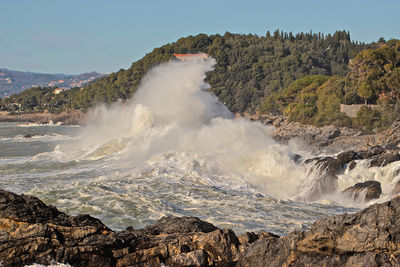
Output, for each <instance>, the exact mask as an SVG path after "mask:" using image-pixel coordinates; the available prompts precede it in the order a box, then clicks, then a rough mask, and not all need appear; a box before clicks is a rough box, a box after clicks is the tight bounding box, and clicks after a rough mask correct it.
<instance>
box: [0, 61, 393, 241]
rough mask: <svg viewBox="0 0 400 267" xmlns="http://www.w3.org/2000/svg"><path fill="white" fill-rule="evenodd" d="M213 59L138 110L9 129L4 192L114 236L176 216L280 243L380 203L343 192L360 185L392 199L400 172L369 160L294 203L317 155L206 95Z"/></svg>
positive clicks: (122, 108) (168, 68)
mask: <svg viewBox="0 0 400 267" xmlns="http://www.w3.org/2000/svg"><path fill="white" fill-rule="evenodd" d="M214 63H215V62H214V61H213V60H212V59H209V60H198V61H189V62H176V61H174V62H169V63H166V64H164V65H161V66H158V67H156V68H154V69H152V70H151V71H150V72H149V73H148V74H147V76H146V77H145V78H144V80H143V82H142V84H141V86H140V88H139V89H138V91H137V92H136V94H135V96H134V98H133V99H132V100H131V101H130V102H128V103H117V104H115V105H114V106H111V107H104V106H103V107H97V108H96V109H95V110H93V111H92V112H91V113H90V116H89V119H88V122H89V123H88V125H86V126H62V125H36V124H18V123H0V188H1V189H5V190H9V191H12V192H16V193H24V194H31V195H34V196H37V197H39V198H40V199H41V200H43V201H44V202H45V203H46V204H50V205H54V206H56V207H57V208H58V209H60V210H61V211H64V212H67V213H68V214H79V213H86V214H90V215H92V216H94V217H97V218H99V219H101V220H102V221H103V222H104V223H105V224H106V225H107V226H109V227H110V228H112V229H114V230H123V229H125V228H126V227H127V226H133V227H134V228H142V227H144V226H146V225H149V224H151V223H154V222H155V221H156V220H158V219H160V218H161V217H162V216H166V215H175V216H197V217H199V218H201V219H203V220H206V221H208V222H211V223H213V224H215V225H216V226H218V227H221V228H231V229H233V230H234V231H235V232H236V233H242V232H245V231H254V232H258V231H270V232H274V233H276V234H279V235H284V234H287V233H289V232H291V231H293V230H295V229H297V230H305V229H307V228H308V227H309V226H310V224H311V223H312V222H314V221H315V220H316V219H319V218H322V217H326V216H328V215H332V214H339V213H345V212H354V211H357V210H358V209H360V208H362V207H365V206H367V205H369V204H371V203H359V202H353V201H352V200H350V199H346V198H345V197H344V196H343V195H342V194H341V193H340V191H341V190H343V189H345V188H346V187H348V186H351V185H353V184H354V183H356V182H361V181H366V180H378V181H380V182H381V183H382V187H383V191H384V194H383V195H382V197H381V198H380V199H379V200H378V201H384V200H386V199H387V198H389V197H390V191H391V188H392V186H393V184H394V183H395V182H396V181H397V179H398V173H399V171H398V170H399V169H400V166H399V165H398V164H396V163H393V164H390V165H388V166H387V167H385V168H365V166H364V165H363V164H365V163H363V162H359V164H358V165H357V167H356V168H355V169H353V170H351V171H348V170H346V171H345V172H344V173H343V174H342V175H340V176H339V180H338V184H339V188H338V192H336V193H334V194H331V195H328V196H323V197H321V198H320V199H318V200H316V201H314V202H303V201H295V199H298V198H297V196H299V195H304V194H305V193H307V192H304V191H305V190H307V186H305V185H307V184H309V183H310V180H311V182H312V179H314V178H313V177H314V176H310V173H309V170H308V169H307V168H305V167H304V166H303V165H302V164H301V162H295V161H294V160H293V158H294V155H295V153H298V154H301V155H302V156H303V160H304V159H306V158H307V157H311V156H312V155H310V154H309V153H308V152H307V151H305V150H304V149H303V150H302V149H300V146H297V145H296V144H295V143H293V142H289V145H282V144H278V143H276V142H275V141H274V140H273V139H272V138H271V137H270V136H269V133H270V131H271V128H269V127H266V126H264V125H262V124H261V123H257V122H251V121H248V120H245V119H239V118H234V117H233V115H232V114H231V113H230V112H229V111H228V109H227V108H226V107H225V106H224V105H223V104H222V103H220V102H219V101H218V99H217V98H216V97H215V96H214V95H212V94H210V93H208V92H207V88H208V85H207V83H206V82H205V81H204V79H205V74H206V72H207V71H211V70H212V68H213V65H214ZM27 134H31V135H32V137H31V138H26V137H24V136H25V135H27ZM363 166H364V167H363Z"/></svg>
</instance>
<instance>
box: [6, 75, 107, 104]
mask: <svg viewBox="0 0 400 267" xmlns="http://www.w3.org/2000/svg"><path fill="white" fill-rule="evenodd" d="M102 76H105V74H101V73H97V72H89V73H83V74H78V75H65V74H43V73H34V72H22V71H14V70H8V69H4V68H0V97H3V96H6V95H7V96H10V95H11V94H17V93H20V92H22V91H24V90H25V89H28V88H32V87H38V86H41V87H49V86H57V87H60V88H73V87H81V86H83V85H85V84H87V83H90V82H93V81H94V80H96V79H98V78H100V77H102Z"/></svg>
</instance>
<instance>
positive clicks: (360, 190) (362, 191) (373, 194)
mask: <svg viewBox="0 0 400 267" xmlns="http://www.w3.org/2000/svg"><path fill="white" fill-rule="evenodd" d="M343 193H344V195H345V196H346V197H347V198H349V199H351V200H353V201H359V202H368V201H371V200H373V199H378V198H379V197H380V196H381V194H382V188H381V183H380V182H378V181H367V182H364V183H357V184H355V185H353V186H351V187H349V188H346V189H345V190H344V191H343Z"/></svg>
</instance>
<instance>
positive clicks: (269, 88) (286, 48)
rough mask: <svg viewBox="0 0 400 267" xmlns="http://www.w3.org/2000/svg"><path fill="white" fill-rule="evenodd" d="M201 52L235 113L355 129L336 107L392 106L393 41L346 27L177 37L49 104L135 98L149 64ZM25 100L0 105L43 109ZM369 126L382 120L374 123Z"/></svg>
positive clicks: (81, 105) (217, 90)
mask: <svg viewBox="0 0 400 267" xmlns="http://www.w3.org/2000/svg"><path fill="white" fill-rule="evenodd" d="M198 52H205V53H208V54H209V55H210V56H212V57H213V58H215V59H216V60H217V64H216V66H215V70H214V71H212V72H210V73H208V74H207V81H208V82H209V83H210V85H211V89H210V90H211V91H212V92H213V93H214V94H215V95H216V96H217V97H218V98H219V99H220V100H221V102H223V103H225V105H226V106H227V107H228V108H229V109H230V110H231V111H232V112H256V111H260V112H272V113H282V114H286V115H288V116H289V117H290V119H291V120H294V121H301V122H304V123H311V124H315V125H325V124H332V123H333V124H338V125H346V126H353V127H357V125H359V124H362V123H364V121H365V120H364V121H362V120H359V121H358V122H356V121H355V120H354V121H352V120H350V119H349V118H348V117H346V116H345V115H344V114H342V113H340V112H339V111H340V103H346V104H353V103H370V104H375V103H378V102H379V103H382V105H386V106H385V107H386V108H388V107H389V108H388V109H390V110H391V111H392V110H393V109H394V108H393V107H394V106H396V105H395V104H396V103H397V97H398V93H397V91H399V90H398V87H399V80H398V79H399V73H400V71H399V69H398V67H399V57H398V55H399V42H396V40H390V41H387V42H386V41H385V40H383V39H381V40H379V42H377V43H372V44H364V43H358V42H354V41H351V39H350V34H349V33H348V32H345V31H337V32H335V33H334V34H332V35H331V34H328V35H324V34H322V33H312V32H310V33H298V34H292V33H284V32H282V31H279V30H276V31H275V32H274V33H272V34H271V33H270V32H267V33H266V35H265V36H258V35H252V34H248V35H243V34H231V33H228V32H227V33H225V34H224V35H218V34H217V35H210V36H208V35H206V34H199V35H197V36H188V37H185V38H181V39H179V40H177V41H176V42H174V43H171V44H166V45H164V46H162V47H159V48H156V49H154V50H153V51H152V52H151V53H148V54H147V55H145V56H144V57H143V58H142V59H140V60H138V61H136V62H134V63H133V64H132V66H131V67H130V68H129V69H127V70H123V69H121V70H120V71H118V72H116V73H113V74H111V75H109V76H107V77H104V78H102V79H100V80H99V81H97V82H96V83H93V84H91V85H89V86H87V87H85V88H83V89H81V90H78V89H74V90H69V91H66V92H63V94H62V95H57V96H55V95H53V96H51V97H50V98H49V99H50V100H49V99H47V100H46V101H50V102H51V103H56V104H54V105H53V104H49V103H50V102H48V105H50V107H52V108H53V110H54V111H59V110H60V109H62V108H74V109H84V110H86V109H88V108H90V107H92V106H94V105H96V104H98V103H107V104H111V103H114V102H115V101H117V100H123V101H125V100H127V99H129V98H131V97H132V95H133V93H134V92H135V90H136V89H137V87H138V85H139V83H140V81H141V79H142V77H143V76H144V75H145V73H146V72H147V71H148V70H149V68H151V67H152V66H155V65H157V64H159V63H161V62H166V61H168V60H170V59H171V58H173V53H198ZM30 90H32V92H31V93H33V92H36V91H35V90H34V89H30ZM46 90H47V89H46ZM31 93H30V94H31ZM43 96H46V94H45V93H44V94H43ZM24 97H25V98H27V96H26V95H25V96H22V94H21V96H18V95H17V96H15V95H14V96H11V97H10V98H9V99H8V100H7V101H8V103H5V100H4V99H3V100H2V103H1V108H2V109H9V108H10V107H11V106H10V103H12V102H18V103H19V104H20V105H21V107H20V109H22V110H23V111H24V110H25V111H29V110H35V109H36V110H43V109H48V108H47V107H46V106H44V103H47V102H46V101H36V102H38V104H37V105H36V106H35V105H33V106H32V104H25V102H29V101H28V100H26V101H25V102H24V103H22V101H23V100H22V99H23V98H24ZM47 97H49V96H47ZM36 98H37V97H36ZM39 103H42V104H39ZM57 103H58V104H57ZM39 106H40V107H39ZM363 110H364V109H363ZM366 112H367V111H366ZM370 113H375V112H370ZM392 113H393V112H392ZM377 117H378V115H376V116H375V119H376V118H377ZM392 117H393V116H392ZM360 118H361V117H360ZM391 119H392V118H387V119H386V120H387V121H390V120H391ZM379 120H382V116H380V117H379ZM374 123H375V122H374ZM387 123H388V122H386V124H387ZM374 127H383V124H382V125H378V124H377V123H375V124H374Z"/></svg>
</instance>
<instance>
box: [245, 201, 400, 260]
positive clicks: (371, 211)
mask: <svg viewBox="0 0 400 267" xmlns="http://www.w3.org/2000/svg"><path fill="white" fill-rule="evenodd" d="M237 266H238V267H244V266H251V267H258V266H270V267H274V266H298V267H301V266H400V197H396V198H394V199H392V200H391V201H389V202H386V203H382V204H375V205H372V206H370V207H368V208H366V209H364V210H362V211H360V212H357V213H353V214H344V215H337V216H333V217H329V218H326V219H322V220H318V221H316V222H315V223H314V224H313V225H312V226H311V228H310V230H309V231H306V232H298V231H295V232H293V233H291V234H289V235H288V236H285V237H281V238H269V239H266V238H261V239H259V240H257V241H256V242H254V243H253V244H251V245H250V246H249V248H248V249H247V250H246V251H245V252H244V253H243V254H241V256H240V258H239V261H238V263H237Z"/></svg>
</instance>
